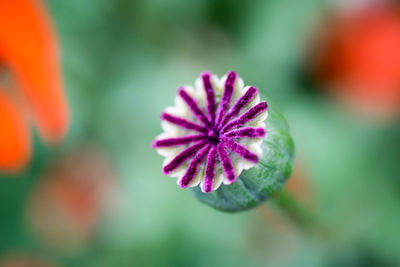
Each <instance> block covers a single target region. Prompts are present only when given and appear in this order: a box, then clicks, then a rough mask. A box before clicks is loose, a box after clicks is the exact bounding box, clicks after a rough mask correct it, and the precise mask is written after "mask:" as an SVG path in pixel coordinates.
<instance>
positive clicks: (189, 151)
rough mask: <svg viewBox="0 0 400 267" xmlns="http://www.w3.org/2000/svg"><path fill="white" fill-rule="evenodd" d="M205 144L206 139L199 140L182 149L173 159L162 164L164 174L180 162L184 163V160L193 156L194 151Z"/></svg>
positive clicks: (176, 166) (180, 163)
mask: <svg viewBox="0 0 400 267" xmlns="http://www.w3.org/2000/svg"><path fill="white" fill-rule="evenodd" d="M206 144H207V141H201V142H199V143H197V144H194V145H192V146H190V147H188V148H186V149H185V150H183V151H182V152H181V153H179V154H178V155H177V156H176V157H175V158H174V159H173V160H171V162H170V163H168V164H167V165H165V166H164V168H163V172H164V174H169V173H171V172H172V171H173V170H175V169H176V168H178V167H179V166H180V165H182V163H184V162H185V161H186V160H188V159H189V158H191V157H193V156H194V155H195V154H196V152H197V151H199V149H201V148H202V147H203V146H205V145H206Z"/></svg>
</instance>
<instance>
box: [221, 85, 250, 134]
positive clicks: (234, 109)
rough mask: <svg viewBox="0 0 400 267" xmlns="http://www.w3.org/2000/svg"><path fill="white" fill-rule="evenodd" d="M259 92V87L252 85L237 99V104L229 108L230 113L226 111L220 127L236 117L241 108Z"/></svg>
mask: <svg viewBox="0 0 400 267" xmlns="http://www.w3.org/2000/svg"><path fill="white" fill-rule="evenodd" d="M257 93H258V89H257V88H255V87H253V86H252V87H250V88H249V89H248V90H247V91H246V93H245V94H244V95H242V96H241V97H240V98H239V99H238V100H236V102H235V104H234V105H233V106H232V107H231V108H230V109H229V111H228V113H226V115H225V117H224V119H223V120H222V122H221V123H220V124H219V125H218V126H219V127H218V128H219V129H220V128H221V127H222V126H223V125H225V124H226V123H227V122H228V121H230V120H231V119H232V118H234V117H236V116H237V115H238V114H239V112H240V110H241V109H242V108H243V107H244V106H246V105H247V104H248V103H249V102H250V101H251V100H252V99H253V98H254V96H255V95H256V94H257Z"/></svg>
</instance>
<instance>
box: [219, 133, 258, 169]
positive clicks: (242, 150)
mask: <svg viewBox="0 0 400 267" xmlns="http://www.w3.org/2000/svg"><path fill="white" fill-rule="evenodd" d="M221 142H222V144H223V145H224V146H226V147H227V148H228V149H229V150H230V151H232V152H234V153H236V154H238V155H239V156H241V157H242V158H244V159H246V160H248V161H251V162H254V163H257V162H258V156H257V155H256V154H254V153H253V152H251V151H250V150H248V149H247V148H246V147H244V146H242V145H241V144H238V143H236V142H235V141H233V140H232V139H230V138H228V137H222V138H221Z"/></svg>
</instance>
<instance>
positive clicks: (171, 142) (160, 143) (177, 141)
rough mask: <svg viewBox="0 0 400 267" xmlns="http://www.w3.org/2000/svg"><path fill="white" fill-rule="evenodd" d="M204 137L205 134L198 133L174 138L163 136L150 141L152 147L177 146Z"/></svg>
mask: <svg viewBox="0 0 400 267" xmlns="http://www.w3.org/2000/svg"><path fill="white" fill-rule="evenodd" d="M204 138H206V136H204V135H201V134H198V135H188V136H184V137H176V138H165V139H159V140H154V141H153V143H152V146H153V148H157V147H171V146H179V145H186V144H190V143H192V142H195V141H199V140H202V139H204Z"/></svg>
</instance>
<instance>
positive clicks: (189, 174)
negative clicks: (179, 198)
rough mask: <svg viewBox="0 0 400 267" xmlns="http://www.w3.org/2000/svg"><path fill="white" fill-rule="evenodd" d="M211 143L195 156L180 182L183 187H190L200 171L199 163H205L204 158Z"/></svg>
mask: <svg viewBox="0 0 400 267" xmlns="http://www.w3.org/2000/svg"><path fill="white" fill-rule="evenodd" d="M210 147H211V145H207V146H205V147H203V148H202V149H201V150H200V151H199V153H197V155H196V156H195V157H194V159H193V160H192V161H191V162H190V164H189V167H188V169H187V171H186V173H185V175H184V176H183V177H182V179H181V181H180V182H179V186H180V187H181V188H185V187H188V185H189V184H190V182H191V181H192V180H193V178H194V176H195V175H196V174H197V172H198V171H199V165H200V164H201V163H203V161H204V159H205V158H206V156H207V153H208V151H209V150H210Z"/></svg>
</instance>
